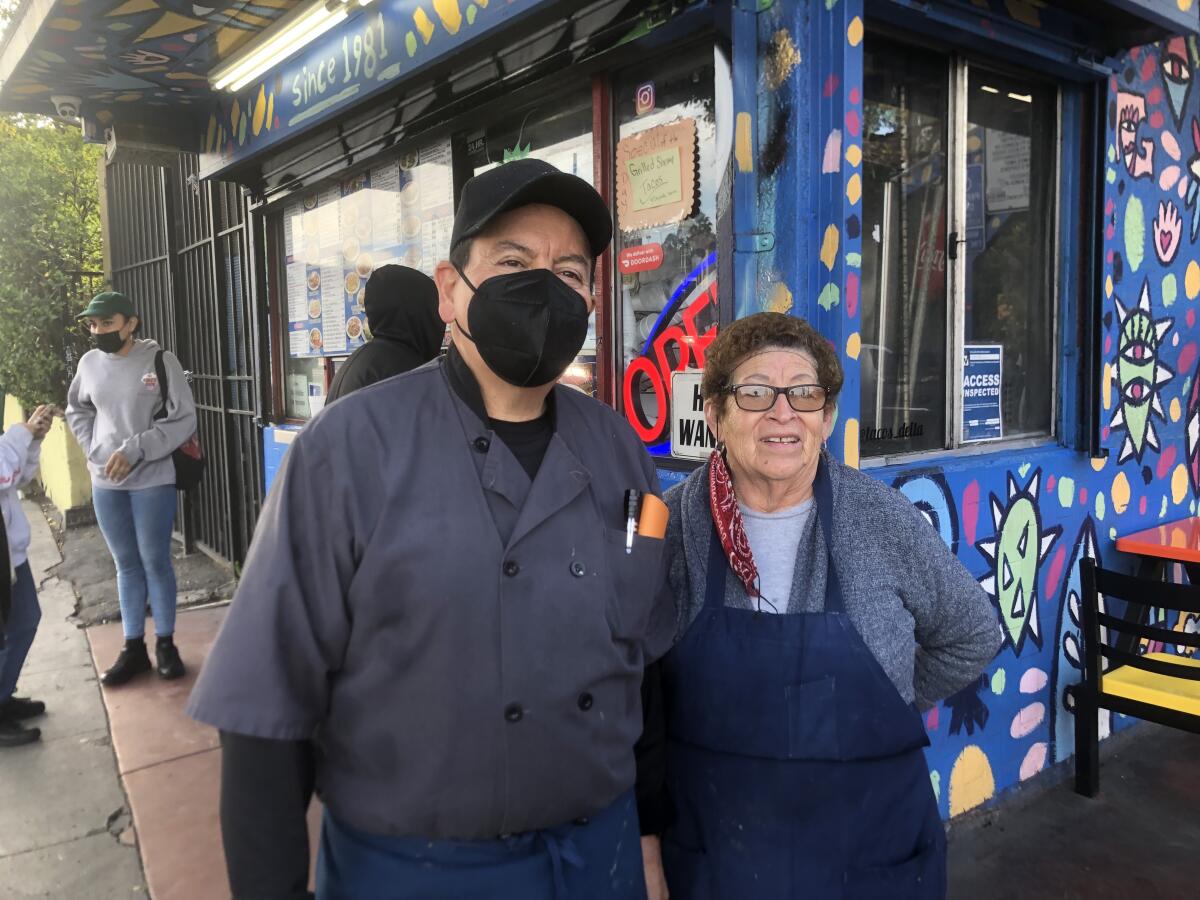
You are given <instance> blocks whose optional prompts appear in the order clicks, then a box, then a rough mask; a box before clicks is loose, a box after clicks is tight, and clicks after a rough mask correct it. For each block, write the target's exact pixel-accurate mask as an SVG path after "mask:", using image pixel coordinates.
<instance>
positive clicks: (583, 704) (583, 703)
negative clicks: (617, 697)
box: [579, 691, 593, 712]
mask: <svg viewBox="0 0 1200 900" xmlns="http://www.w3.org/2000/svg"><path fill="white" fill-rule="evenodd" d="M592 702H593V697H592V695H591V694H589V693H588V692H587V691H584V692H583V693H582V694H580V695H579V708H580V709H582V710H583V711H584V712H587V711H588V710H589V709H591V708H592Z"/></svg>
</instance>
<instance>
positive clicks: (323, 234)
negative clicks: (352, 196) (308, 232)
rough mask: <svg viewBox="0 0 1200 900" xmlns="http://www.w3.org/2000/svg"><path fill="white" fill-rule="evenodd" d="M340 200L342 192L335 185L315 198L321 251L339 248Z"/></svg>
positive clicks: (340, 228) (340, 235) (340, 238)
mask: <svg viewBox="0 0 1200 900" xmlns="http://www.w3.org/2000/svg"><path fill="white" fill-rule="evenodd" d="M341 200H342V191H341V189H340V188H339V187H337V186H336V185H335V186H334V187H331V188H326V189H325V190H323V191H321V193H320V194H319V195H318V197H317V223H318V224H317V229H318V235H317V236H318V238H319V239H320V241H321V250H322V251H328V250H330V249H332V248H340V247H341V244H342V225H341V221H340V220H339V218H338V205H339V204H340V203H341Z"/></svg>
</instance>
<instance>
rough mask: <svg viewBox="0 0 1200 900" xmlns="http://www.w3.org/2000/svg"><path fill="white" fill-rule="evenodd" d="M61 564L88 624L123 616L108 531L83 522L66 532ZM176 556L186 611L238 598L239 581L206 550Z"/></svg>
mask: <svg viewBox="0 0 1200 900" xmlns="http://www.w3.org/2000/svg"><path fill="white" fill-rule="evenodd" d="M61 546H62V557H61V562H59V564H58V565H56V566H54V567H53V573H52V574H54V575H55V576H57V577H58V578H61V579H63V580H64V581H68V582H70V584H71V586H72V587H74V588H75V593H76V594H77V595H78V602H77V603H76V609H75V614H76V618H77V620H78V622H79V624H81V625H83V626H84V627H85V628H86V627H90V626H92V625H100V624H103V623H105V622H116V621H118V620H119V619H120V618H121V609H120V606H119V605H118V603H117V570H116V567H115V566H114V564H113V560H112V555H111V554H110V553H109V552H108V545H107V544H105V543H104V535H103V534H101V533H100V528H99V526H97V525H95V524H91V525H80V526H76V527H73V528H69V529H67V530H66V531H65V532H63V533H62V545H61ZM172 550H173V552H174V553H175V554H176V555H175V580H176V582H177V585H178V593H177V595H176V601H175V606H176V608H177V609H187V608H189V607H192V606H199V605H204V604H208V603H215V602H220V601H226V600H230V599H232V598H233V591H234V588H235V587H236V586H237V582H236V581H235V580H234V577H233V574H232V573H231V572H230V571H229V570H228V569H226V568H224V567H222V566H221V565H219V564H217V563H216V562H214V561H213V560H212V559H211V558H209V557H208V556H206V555H204V554H203V553H200V552H196V553H190V554H188V555H186V556H183V555H180V550H179V545H178V544H176V545H174V546H173V547H172Z"/></svg>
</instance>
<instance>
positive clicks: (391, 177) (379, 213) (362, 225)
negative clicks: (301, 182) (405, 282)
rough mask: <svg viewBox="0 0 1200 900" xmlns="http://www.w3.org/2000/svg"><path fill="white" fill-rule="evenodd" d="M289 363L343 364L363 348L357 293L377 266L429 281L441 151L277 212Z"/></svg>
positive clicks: (445, 249)
mask: <svg viewBox="0 0 1200 900" xmlns="http://www.w3.org/2000/svg"><path fill="white" fill-rule="evenodd" d="M284 219H285V221H284V235H285V237H284V244H285V251H286V254H287V258H286V260H285V266H286V272H287V304H286V305H287V312H288V354H289V355H290V356H293V357H315V356H344V355H346V354H347V353H350V352H353V351H354V350H355V349H357V348H358V347H361V346H362V345H363V343H365V342H366V341H367V340H369V339H370V329H369V327H368V324H367V319H366V314H365V310H364V308H363V294H364V291H365V288H366V284H367V282H368V281H369V280H370V278H371V274H372V273H373V272H374V271H375V269H376V268H378V267H379V266H382V265H385V264H388V263H396V264H399V265H403V266H409V267H410V268H413V269H419V270H420V271H422V272H424V273H425V274H427V275H430V276H432V275H433V271H434V268H435V267H436V266H437V264H438V262H439V261H441V260H443V259H445V258H446V256H447V254H448V253H449V252H450V232H451V229H452V227H453V224H454V180H453V170H452V167H451V154H450V142H449V141H448V140H446V141H439V142H437V143H435V144H431V145H429V146H427V147H422V148H419V149H415V150H410V151H408V152H407V153H405V154H404V155H403V156H401V158H400V159H398V160H393V161H391V162H388V163H385V164H383V165H380V166H377V167H376V168H374V169H371V170H370V171H368V172H363V173H361V174H359V175H356V176H355V177H354V178H352V179H350V180H349V181H345V182H341V183H338V184H334V185H330V186H327V187H325V188H323V189H321V190H320V191H318V192H316V193H313V194H310V195H308V196H307V197H305V198H304V200H303V202H302V203H299V204H295V205H293V206H290V207H288V208H287V209H286V210H285V211H284Z"/></svg>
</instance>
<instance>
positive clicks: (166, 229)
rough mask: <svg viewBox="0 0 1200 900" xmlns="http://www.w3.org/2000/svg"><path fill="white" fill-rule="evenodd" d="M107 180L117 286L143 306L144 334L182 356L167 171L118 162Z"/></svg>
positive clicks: (142, 334)
mask: <svg viewBox="0 0 1200 900" xmlns="http://www.w3.org/2000/svg"><path fill="white" fill-rule="evenodd" d="M106 181H107V189H108V196H107V201H108V204H107V219H108V242H109V252H110V255H111V258H112V282H113V288H114V289H116V290H118V291H120V292H121V293H123V294H125V295H126V296H127V297H129V299H130V300H132V301H133V304H134V306H135V307H137V309H138V312H139V313H140V314H141V321H142V330H141V336H142V337H149V338H153V339H154V340H156V341H158V343H159V344H160V345H162V346H163V347H164V348H165V349H167V350H170V351H171V352H172V353H174V354H176V355H178V354H179V344H178V341H177V340H176V332H175V304H174V303H173V302H172V299H171V283H172V280H171V263H172V259H171V228H170V223H171V216H170V210H169V208H168V205H167V204H168V202H169V190H168V184H167V175H166V170H165V169H163V168H162V167H161V166H152V165H133V164H128V163H117V164H114V165H110V166H109V167H108V173H107V176H106ZM186 367H187V363H186V362H185V363H184V368H186Z"/></svg>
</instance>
